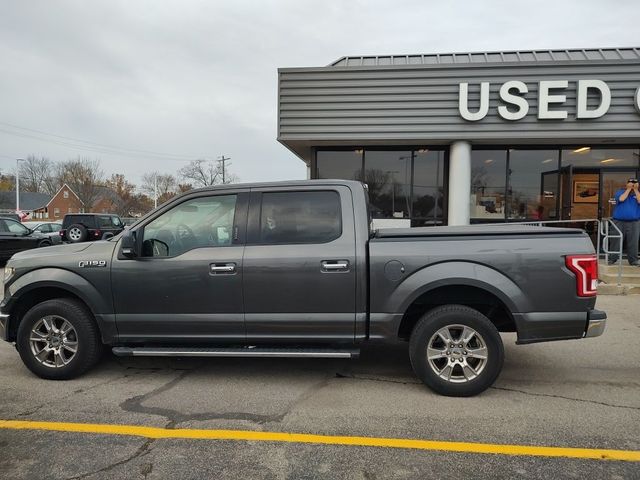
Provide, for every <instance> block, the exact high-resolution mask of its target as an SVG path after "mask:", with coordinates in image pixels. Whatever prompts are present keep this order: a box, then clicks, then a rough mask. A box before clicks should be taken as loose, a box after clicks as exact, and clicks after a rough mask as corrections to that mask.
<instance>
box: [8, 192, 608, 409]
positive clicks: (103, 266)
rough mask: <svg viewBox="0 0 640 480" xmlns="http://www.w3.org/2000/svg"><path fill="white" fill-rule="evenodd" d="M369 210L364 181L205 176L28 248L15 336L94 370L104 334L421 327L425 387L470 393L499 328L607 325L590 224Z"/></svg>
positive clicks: (13, 266)
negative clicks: (93, 233)
mask: <svg viewBox="0 0 640 480" xmlns="http://www.w3.org/2000/svg"><path fill="white" fill-rule="evenodd" d="M368 212H369V206H368V197H367V191H366V189H365V187H364V185H363V184H361V183H359V182H355V181H339V180H310V181H297V182H281V183H262V184H252V185H224V186H219V187H212V188H205V189H199V190H192V191H190V192H187V193H185V194H182V195H180V196H178V197H175V198H174V199H172V200H170V201H169V202H168V203H166V204H164V205H162V206H161V207H160V208H158V209H157V210H154V211H152V212H150V213H149V214H147V215H146V216H145V217H144V218H142V219H141V220H139V221H138V222H136V223H135V224H133V225H132V226H131V227H130V228H129V229H127V230H125V231H124V233H123V234H122V235H120V236H118V237H114V238H111V239H109V240H108V241H105V242H93V243H92V244H90V245H88V246H86V245H63V246H60V247H52V248H51V249H48V250H49V252H51V251H52V250H53V251H54V253H55V254H47V255H46V256H38V255H36V254H34V253H31V252H22V253H19V254H17V255H15V256H14V257H13V258H12V259H11V260H10V261H9V263H8V264H7V268H6V269H5V278H4V300H2V302H1V303H0V338H4V339H5V340H7V341H9V342H16V346H17V349H18V352H19V353H20V356H21V357H22V360H23V362H24V363H25V365H26V366H27V367H28V368H29V369H30V370H31V371H32V372H34V373H35V374H36V375H39V376H40V377H43V378H49V379H67V378H73V377H76V376H78V375H80V374H81V373H83V372H85V371H86V370H87V369H89V368H90V367H91V366H93V365H94V364H95V363H96V362H97V361H98V359H99V358H100V351H101V350H102V348H103V347H104V344H106V345H108V346H109V347H111V348H112V350H113V352H114V353H115V354H116V355H123V356H125V355H128V356H210V357H219V356H231V357H260V356H263V357H278V356H281V357H322V358H350V357H354V356H357V355H358V353H359V348H360V346H361V345H362V344H364V343H367V342H396V341H398V340H406V341H408V342H409V348H408V351H409V358H410V360H411V364H412V366H413V369H414V371H415V373H416V375H417V376H418V377H419V378H420V379H421V380H422V381H423V382H424V383H425V384H426V385H428V386H429V387H430V388H431V389H433V390H434V391H436V392H438V393H441V394H444V395H452V396H469V395H475V394H477V393H480V392H482V391H483V390H485V389H487V388H488V387H489V386H491V385H492V384H493V382H494V381H495V380H496V378H497V377H498V374H499V373H500V370H501V369H502V363H503V359H504V349H503V344H502V339H501V336H500V334H499V332H516V333H517V343H519V344H523V343H534V342H545V341H551V340H567V339H579V338H583V337H595V336H598V335H601V334H602V332H603V331H604V328H605V322H606V314H605V313H604V312H602V311H599V310H596V309H595V308H594V307H595V302H596V286H597V282H598V269H597V266H598V264H597V260H596V255H595V252H594V249H593V244H592V243H591V240H590V239H589V237H588V236H587V235H586V234H585V232H583V231H582V230H578V229H568V228H550V227H529V226H519V225H505V226H501V225H493V226H470V227H424V228H406V229H393V228H390V229H381V230H377V231H372V230H371V229H370V226H369V225H370V224H369V215H368ZM54 249H55V250H54ZM49 252H48V253H49ZM46 319H51V320H50V321H49V322H47V321H46Z"/></svg>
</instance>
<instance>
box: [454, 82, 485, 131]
mask: <svg viewBox="0 0 640 480" xmlns="http://www.w3.org/2000/svg"><path fill="white" fill-rule="evenodd" d="M458 109H459V110H460V115H461V116H462V118H464V119H465V120H468V121H470V122H477V121H478V120H482V119H483V118H484V117H486V116H487V113H489V82H482V83H480V108H478V111H477V112H475V113H472V112H470V111H469V84H468V83H461V84H460V93H459V97H458Z"/></svg>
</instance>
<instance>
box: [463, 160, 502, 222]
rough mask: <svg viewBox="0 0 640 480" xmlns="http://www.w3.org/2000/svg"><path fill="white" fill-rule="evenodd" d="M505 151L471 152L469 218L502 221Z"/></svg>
mask: <svg viewBox="0 0 640 480" xmlns="http://www.w3.org/2000/svg"><path fill="white" fill-rule="evenodd" d="M506 180H507V151H506V150H474V151H473V152H471V218H474V219H483V220H485V219H486V220H489V219H490V220H494V221H504V219H505V210H506V198H505V194H506V190H507V189H506Z"/></svg>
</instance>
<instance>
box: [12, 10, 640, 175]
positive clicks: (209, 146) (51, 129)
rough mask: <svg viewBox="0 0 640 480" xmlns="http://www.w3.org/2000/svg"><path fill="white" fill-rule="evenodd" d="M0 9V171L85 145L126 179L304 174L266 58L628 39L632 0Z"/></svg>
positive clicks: (288, 63)
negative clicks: (191, 167) (191, 164)
mask: <svg viewBox="0 0 640 480" xmlns="http://www.w3.org/2000/svg"><path fill="white" fill-rule="evenodd" d="M0 12H1V13H0V170H1V171H3V172H6V171H10V170H12V169H13V167H14V165H15V160H14V159H15V158H19V157H24V156H27V155H29V154H35V155H43V156H47V157H49V158H51V159H53V160H65V159H68V158H72V157H76V156H78V155H83V156H88V157H91V158H99V159H100V160H101V162H102V166H103V169H104V171H105V173H107V174H110V173H124V174H125V175H126V176H127V178H128V179H130V180H131V181H133V182H138V181H139V179H140V177H141V175H142V174H143V173H144V172H148V171H152V170H159V171H162V172H173V173H175V172H176V171H177V170H178V169H179V168H180V167H181V166H182V165H184V164H185V163H186V162H185V161H184V160H181V159H185V160H190V159H193V158H211V159H215V158H217V157H218V156H220V155H222V154H224V155H227V156H230V157H232V161H231V163H232V165H231V167H230V170H231V171H233V172H234V173H236V174H237V175H239V177H240V179H241V180H242V181H256V180H278V179H295V178H304V177H305V175H306V170H305V168H304V163H303V162H302V161H301V160H299V159H297V158H296V157H295V156H294V155H293V154H292V153H290V152H289V151H288V150H287V149H285V148H284V147H283V146H282V145H280V144H279V143H278V142H277V141H276V100H277V99H276V96H277V88H276V86H277V68H278V67H301V66H324V65H327V64H329V63H331V62H332V61H334V60H336V59H337V58H339V57H341V56H344V55H364V54H390V53H395V54H404V53H434V52H440V53H446V52H465V51H484V50H514V49H551V48H578V47H616V46H618V47H629V46H635V47H640V1H639V0H628V1H627V0H599V1H592V0H579V1H567V0H560V1H559V0H553V1H541V0H529V1H527V2H524V1H515V0H510V1H498V0H495V1H491V0H483V1H463V0H457V1H445V0H436V1H427V0H415V1H399V0H393V1H392V0H387V1H328V0H324V1H305V0H291V1H258V0H255V1H246V2H245V1H238V0H233V1H224V2H223V1H215V0H208V1H187V0H180V1H175V2H172V1H168V0H152V1H136V0H124V1H115V0H108V1H98V0H92V1H84V0H78V1H53V0H41V1H35V0H20V1H14V0H0ZM17 127H19V128H17ZM53 135H57V136H53ZM73 139H77V140H73ZM78 140H82V141H85V142H92V144H101V145H105V146H108V147H118V148H123V149H127V151H126V152H123V153H113V150H106V149H105V148H100V147H95V146H90V147H88V148H80V147H79V146H78V145H83V146H85V147H87V145H88V144H87V143H80V142H79V141H78ZM95 149H97V150H101V151H94V150H95ZM134 151H147V152H155V153H154V154H150V153H142V152H140V153H138V154H136V153H135V152H134Z"/></svg>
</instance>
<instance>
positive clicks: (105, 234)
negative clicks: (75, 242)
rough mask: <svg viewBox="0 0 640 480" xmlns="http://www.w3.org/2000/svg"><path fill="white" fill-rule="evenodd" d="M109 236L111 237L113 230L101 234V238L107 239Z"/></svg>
mask: <svg viewBox="0 0 640 480" xmlns="http://www.w3.org/2000/svg"><path fill="white" fill-rule="evenodd" d="M110 238H113V232H105V233H103V234H102V238H101V240H109V239H110Z"/></svg>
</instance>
